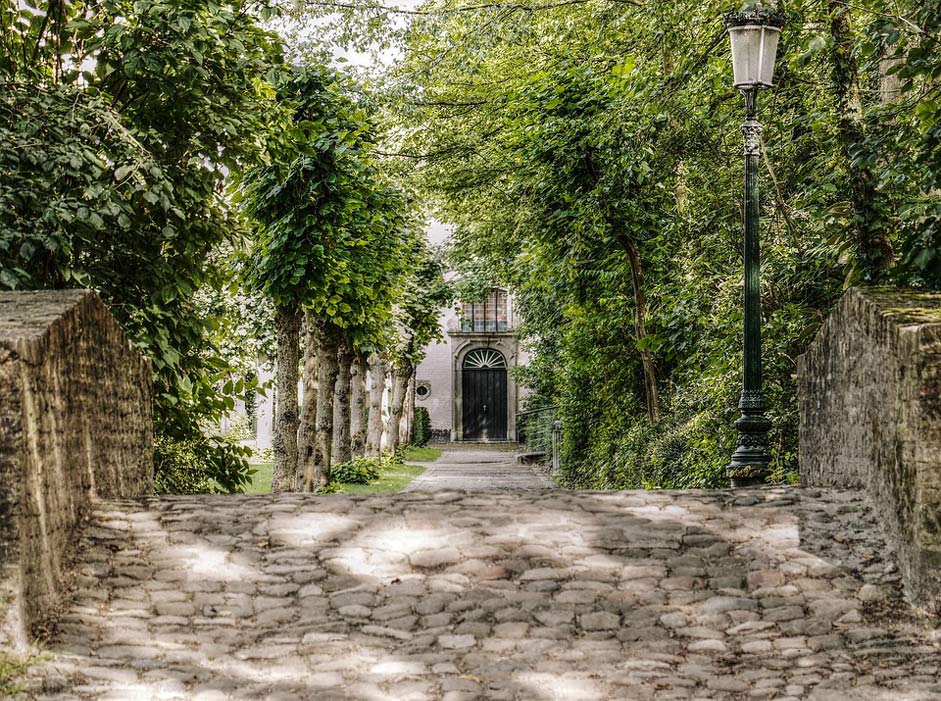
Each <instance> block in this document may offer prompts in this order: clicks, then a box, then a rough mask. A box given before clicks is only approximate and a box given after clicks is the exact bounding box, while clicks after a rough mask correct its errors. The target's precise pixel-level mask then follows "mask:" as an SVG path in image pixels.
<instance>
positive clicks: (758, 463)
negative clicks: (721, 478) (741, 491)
mask: <svg viewBox="0 0 941 701" xmlns="http://www.w3.org/2000/svg"><path fill="white" fill-rule="evenodd" d="M738 408H739V409H741V411H742V416H741V417H740V418H739V419H738V420H737V421H736V422H735V428H736V430H737V431H738V448H736V449H735V452H734V453H733V454H732V462H731V463H730V464H729V468H728V473H729V479H730V480H731V482H732V486H733V487H752V486H755V485H758V484H763V483H764V481H765V476H766V475H767V474H768V465H769V464H770V463H771V455H770V454H769V453H768V431H770V430H771V421H769V420H768V418H767V417H766V416H765V414H764V410H765V403H764V399H763V398H762V397H761V394H760V393H757V392H743V393H742V398H741V400H740V401H739V403H738Z"/></svg>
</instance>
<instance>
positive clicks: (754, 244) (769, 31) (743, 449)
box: [725, 5, 784, 487]
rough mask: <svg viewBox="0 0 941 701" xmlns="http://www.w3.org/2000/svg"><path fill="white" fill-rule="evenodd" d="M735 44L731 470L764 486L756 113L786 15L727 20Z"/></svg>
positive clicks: (741, 482)
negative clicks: (739, 98) (735, 380)
mask: <svg viewBox="0 0 941 701" xmlns="http://www.w3.org/2000/svg"><path fill="white" fill-rule="evenodd" d="M725 24H726V27H727V28H728V32H729V38H730V39H731V43H732V71H733V76H734V80H733V83H734V85H735V87H737V88H738V89H739V90H741V91H742V94H743V95H744V96H745V122H744V123H743V124H742V136H744V137H745V242H744V253H745V256H744V258H745V349H744V373H743V378H742V396H741V399H740V400H739V403H738V408H739V410H741V412H742V415H741V417H740V418H739V419H738V420H737V421H736V422H735V428H736V430H737V431H738V448H736V449H735V453H734V454H733V455H732V462H731V464H730V465H729V468H728V472H729V478H730V479H731V481H732V486H733V487H745V486H748V485H753V484H760V483H761V482H763V481H764V478H765V476H766V474H767V471H768V465H769V463H770V462H771V456H770V455H769V453H768V431H769V430H770V429H771V422H770V421H769V420H768V417H766V416H765V400H764V396H763V395H762V390H761V293H760V286H759V260H760V258H759V252H758V155H759V151H760V147H759V137H760V135H761V125H760V124H759V123H758V120H757V119H756V117H755V115H756V113H757V98H758V91H759V90H761V89H762V88H770V87H771V85H772V79H773V77H774V57H775V53H776V52H777V48H778V37H779V36H780V34H781V27H783V26H784V16H783V15H781V14H780V13H778V12H776V11H774V10H771V9H769V8H764V7H761V5H755V6H754V7H752V8H750V9H747V10H743V11H741V12H729V13H728V14H726V15H725Z"/></svg>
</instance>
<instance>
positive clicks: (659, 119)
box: [396, 0, 941, 487]
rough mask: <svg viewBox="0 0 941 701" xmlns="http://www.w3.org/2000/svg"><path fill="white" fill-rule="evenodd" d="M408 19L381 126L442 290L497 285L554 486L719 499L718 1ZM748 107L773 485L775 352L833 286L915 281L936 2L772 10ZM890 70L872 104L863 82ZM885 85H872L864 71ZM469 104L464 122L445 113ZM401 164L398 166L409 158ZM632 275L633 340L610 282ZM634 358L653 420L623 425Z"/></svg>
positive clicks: (791, 439) (787, 418) (780, 368)
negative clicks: (770, 57) (429, 230)
mask: <svg viewBox="0 0 941 701" xmlns="http://www.w3.org/2000/svg"><path fill="white" fill-rule="evenodd" d="M423 9H425V10H426V11H427V12H426V14H424V15H422V16H421V17H420V18H419V19H417V20H415V22H414V23H413V25H412V27H411V28H410V31H409V33H408V43H409V48H410V49H411V52H410V53H409V54H408V59H407V63H406V64H405V65H404V66H403V67H402V68H401V70H399V71H398V72H397V74H396V77H397V78H398V80H399V83H398V87H399V89H400V91H401V93H402V94H403V95H405V99H403V100H402V101H401V102H400V103H399V105H398V108H399V112H398V117H399V119H401V120H402V121H403V122H404V123H406V124H408V125H411V126H412V127H414V128H413V129H412V131H411V132H410V138H409V139H408V140H407V143H406V146H407V149H405V150H407V151H408V153H409V154H410V155H411V156H413V158H412V159H408V160H407V165H405V166H403V170H408V171H409V172H411V170H410V169H413V167H414V164H415V163H416V162H420V163H421V168H420V169H418V177H419V178H420V180H421V182H422V184H423V186H424V188H425V192H427V193H428V195H429V196H430V197H431V198H433V200H434V202H435V204H436V206H437V208H438V211H439V212H440V215H441V216H442V218H444V219H446V220H447V221H449V222H450V223H452V224H454V225H455V226H456V235H455V239H456V241H455V246H454V251H453V252H452V260H453V261H454V263H455V265H457V266H458V267H459V268H460V269H461V270H462V272H464V273H465V277H466V279H467V280H468V282H467V283H466V284H465V285H464V287H466V288H467V290H468V291H470V292H473V290H474V289H477V288H479V287H480V284H478V283H479V282H480V281H481V280H483V281H484V282H485V283H486V284H493V283H497V284H502V285H506V286H507V287H509V288H510V289H511V291H512V292H513V293H514V296H515V298H516V300H517V303H518V307H517V308H518V310H519V311H520V313H521V315H522V318H523V319H524V324H523V327H522V338H523V343H524V344H525V345H526V346H527V348H528V350H529V351H530V353H531V362H530V366H529V367H528V368H526V369H524V370H522V371H521V372H520V374H519V376H520V379H521V380H522V381H523V382H525V383H526V384H528V385H529V386H530V387H532V388H533V389H534V390H535V392H536V397H535V401H536V402H537V403H540V404H542V405H548V404H555V405H558V406H559V416H560V418H561V420H562V421H563V441H562V467H563V470H562V477H563V479H564V480H566V481H567V482H568V483H569V484H570V485H573V486H592V487H641V486H648V487H690V486H717V485H720V484H723V483H725V479H726V478H725V468H726V465H727V464H728V461H729V458H730V455H731V453H732V450H733V449H734V446H735V435H734V429H733V425H732V424H733V421H734V420H735V418H737V415H738V412H737V410H736V404H737V402H738V395H739V391H740V386H741V385H740V383H741V354H742V350H741V346H742V311H741V308H742V300H741V295H742V255H741V239H742V222H741V218H742V214H741V198H742V178H743V164H742V155H741V154H742V144H741V134H740V132H739V125H740V123H741V121H742V119H743V118H744V108H743V104H742V100H741V96H740V95H739V94H738V92H737V91H736V90H735V89H734V88H733V87H732V85H731V65H730V59H729V48H728V39H727V38H726V37H725V35H724V33H723V29H722V23H721V14H722V12H724V11H726V10H728V9H730V6H729V5H728V4H723V3H721V2H712V1H710V2H700V3H692V2H686V3H659V4H654V5H650V4H642V5H637V4H634V3H614V2H603V1H602V2H592V3H574V4H571V3H559V4H550V5H546V4H545V3H535V2H532V3H529V2H524V3H521V4H519V5H513V6H512V7H503V6H501V7H500V8H496V7H492V6H479V5H478V6H473V7H471V6H463V9H464V11H462V12H460V13H449V12H439V11H438V10H440V9H441V5H440V4H439V3H436V2H428V3H426V4H425V5H424V6H423ZM782 9H783V10H785V11H786V13H787V14H788V17H789V22H788V25H787V27H786V28H785V30H784V32H783V35H782V43H781V48H780V58H779V61H778V64H777V71H776V75H777V77H776V86H775V88H774V89H773V90H769V91H764V92H763V93H762V94H761V96H760V98H759V109H760V111H759V118H760V120H761V121H762V123H763V125H764V133H763V148H764V152H763V158H762V161H761V172H760V192H761V206H762V209H761V217H762V227H761V240H762V287H761V297H762V314H763V318H762V321H763V325H762V326H763V335H764V338H763V350H764V352H763V357H764V383H765V391H766V395H767V399H768V402H769V405H770V410H769V415H770V418H771V419H772V421H773V430H772V435H771V442H772V445H771V451H772V456H773V463H772V469H773V472H774V474H773V476H772V477H773V479H774V480H776V481H789V480H793V479H795V478H796V475H797V471H798V466H797V413H796V411H797V402H796V387H795V381H794V375H795V369H796V363H797V357H798V356H799V355H800V353H801V352H802V351H803V350H804V349H805V348H806V347H807V344H808V343H809V342H810V340H811V339H812V338H813V336H814V334H815V333H816V331H817V329H818V328H819V325H820V323H821V320H822V319H823V318H824V317H825V315H826V314H827V312H828V310H829V309H830V308H831V306H832V305H833V304H834V303H835V302H836V300H837V299H838V298H839V296H840V294H841V293H842V290H843V289H844V287H845V286H847V285H851V284H857V283H861V282H867V281H873V280H883V281H889V282H892V283H898V284H907V285H919V286H926V287H939V286H941V244H939V242H941V238H939V236H941V225H939V222H941V199H939V197H938V186H939V183H941V157H939V156H941V146H939V144H941V127H939V126H938V125H939V124H941V108H939V104H941V93H939V86H941V83H939V80H938V79H939V77H941V51H939V50H938V49H939V43H938V42H939V39H938V37H939V36H941V33H939V27H941V10H939V8H938V5H937V3H936V2H933V0H932V1H928V2H926V1H924V0H912V1H906V2H902V3H884V2H879V1H878V0H874V1H871V2H870V1H869V0H864V1H863V2H860V3H855V4H846V3H841V2H831V3H816V2H815V3H810V2H796V3H792V2H789V3H787V4H786V6H784V5H782ZM893 75H895V76H897V77H898V79H899V81H898V86H897V87H898V91H897V92H895V93H892V92H891V91H889V92H886V91H885V90H884V89H883V83H884V82H887V80H888V79H889V78H891V77H892V76H893ZM888 82H891V81H888ZM469 106H472V107H469ZM419 154H420V158H421V159H420V161H419V160H417V158H418V155H419ZM631 245H633V246H634V248H635V250H636V253H637V256H638V259H639V261H640V264H641V267H642V271H643V280H642V282H641V289H642V291H643V292H644V296H645V298H646V299H645V301H646V312H647V313H646V333H645V334H644V336H643V337H642V338H639V337H638V334H637V332H636V327H635V314H636V313H637V311H638V310H639V309H640V305H639V304H638V296H637V294H636V293H635V291H634V289H633V287H632V276H631V273H632V266H631V264H630V258H629V256H630V254H631ZM642 353H649V354H651V355H652V356H653V361H654V363H653V364H654V368H655V371H656V380H657V384H656V386H657V389H658V391H659V398H660V406H661V412H660V420H659V421H657V422H655V423H654V422H652V421H651V419H650V418H649V417H648V407H647V402H646V395H647V393H646V391H645V390H646V385H645V382H644V379H645V373H644V366H643V364H642V357H641V356H642Z"/></svg>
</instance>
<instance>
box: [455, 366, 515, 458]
mask: <svg viewBox="0 0 941 701" xmlns="http://www.w3.org/2000/svg"><path fill="white" fill-rule="evenodd" d="M461 369H462V372H461V390H462V391H461V403H462V405H463V406H462V418H463V428H464V430H463V439H464V440H466V441H467V440H471V441H472V440H490V441H503V440H506V423H507V422H506V412H507V406H506V404H507V401H506V399H507V387H506V358H505V357H504V356H503V354H502V353H501V352H500V351H496V350H494V349H492V348H478V349H476V350H472V351H471V352H470V353H468V354H467V355H466V356H464V364H463V367H462V368H461Z"/></svg>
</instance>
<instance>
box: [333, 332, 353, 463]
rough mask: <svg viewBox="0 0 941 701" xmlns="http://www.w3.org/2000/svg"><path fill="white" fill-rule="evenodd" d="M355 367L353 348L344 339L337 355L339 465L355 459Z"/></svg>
mask: <svg viewBox="0 0 941 701" xmlns="http://www.w3.org/2000/svg"><path fill="white" fill-rule="evenodd" d="M352 365H353V348H352V346H351V345H350V341H349V339H348V338H344V339H342V341H341V342H340V348H339V351H338V353H337V368H338V371H337V382H336V411H337V415H336V419H335V420H334V422H333V426H334V434H335V437H336V446H337V459H336V461H337V462H338V463H344V462H349V461H350V460H352V459H353V450H352V445H350V422H351V420H352V411H351V409H352V407H351V406H350V368H351V367H352Z"/></svg>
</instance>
